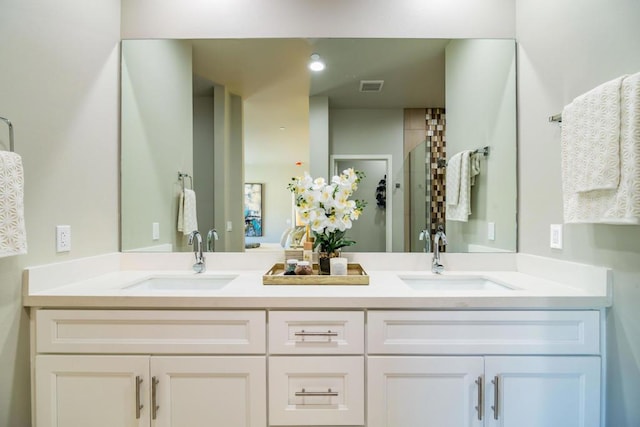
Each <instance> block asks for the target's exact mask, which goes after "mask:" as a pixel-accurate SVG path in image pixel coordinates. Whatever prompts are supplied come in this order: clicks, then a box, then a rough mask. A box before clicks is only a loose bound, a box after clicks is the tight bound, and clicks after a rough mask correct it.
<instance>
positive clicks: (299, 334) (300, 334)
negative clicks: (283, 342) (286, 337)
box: [293, 329, 338, 341]
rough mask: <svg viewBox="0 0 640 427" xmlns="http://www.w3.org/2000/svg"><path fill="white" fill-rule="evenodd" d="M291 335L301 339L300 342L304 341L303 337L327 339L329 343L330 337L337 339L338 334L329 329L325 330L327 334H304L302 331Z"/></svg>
mask: <svg viewBox="0 0 640 427" xmlns="http://www.w3.org/2000/svg"><path fill="white" fill-rule="evenodd" d="M293 335H294V336H296V337H302V340H301V341H304V339H305V337H327V338H328V339H329V341H331V337H337V336H338V333H337V332H335V331H332V330H331V329H329V330H327V332H306V331H305V330H304V329H303V330H301V331H298V332H294V333H293Z"/></svg>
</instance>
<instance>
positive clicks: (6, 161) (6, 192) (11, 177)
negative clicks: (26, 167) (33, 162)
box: [0, 151, 27, 258]
mask: <svg viewBox="0 0 640 427" xmlns="http://www.w3.org/2000/svg"><path fill="white" fill-rule="evenodd" d="M0 181H2V185H1V186H0V187H1V191H0V217H1V218H2V220H1V221H0V258H1V257H6V256H12V255H20V254H26V253H27V234H26V231H25V226H24V190H23V187H24V175H23V172H22V158H21V157H20V156H19V155H18V154H16V153H12V152H9V151H2V152H0Z"/></svg>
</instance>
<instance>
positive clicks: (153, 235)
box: [151, 222, 160, 240]
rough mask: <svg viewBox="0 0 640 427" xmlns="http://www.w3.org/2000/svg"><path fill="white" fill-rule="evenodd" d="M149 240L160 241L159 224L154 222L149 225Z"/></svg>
mask: <svg viewBox="0 0 640 427" xmlns="http://www.w3.org/2000/svg"><path fill="white" fill-rule="evenodd" d="M151 229H152V230H151V239H153V240H160V223H159V222H154V223H152V224H151Z"/></svg>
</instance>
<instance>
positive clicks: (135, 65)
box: [120, 40, 206, 250]
mask: <svg viewBox="0 0 640 427" xmlns="http://www.w3.org/2000/svg"><path fill="white" fill-rule="evenodd" d="M191 62H192V61H191V43H189V42H188V41H181V40H136V41H133V42H132V41H128V42H124V43H123V44H122V74H121V80H122V93H121V100H122V101H121V105H122V107H121V108H122V117H123V118H125V120H122V121H121V124H120V125H121V135H122V149H121V151H122V155H121V157H122V164H121V169H122V170H121V179H122V183H123V185H122V192H121V204H122V207H121V209H122V218H121V228H122V249H123V250H137V249H141V248H149V247H151V246H155V245H161V244H171V245H172V247H173V248H174V250H177V249H179V248H182V247H184V246H186V238H185V236H184V234H183V233H182V232H178V231H177V222H176V219H177V217H178V215H177V213H178V200H179V195H180V192H181V191H182V182H181V181H180V180H179V179H178V171H180V172H183V173H188V174H189V175H191V176H194V173H193V103H192V99H193V90H192V81H193V72H192V70H191ZM191 184H192V181H191V180H189V179H187V180H186V186H187V188H189V187H190V186H191ZM194 184H195V185H197V184H198V183H197V182H196V183H194ZM202 184H204V183H201V188H202V187H203V185H202ZM154 222H157V223H159V224H160V239H159V240H153V239H152V224H153V223H154ZM201 231H202V230H201ZM205 232H206V231H205Z"/></svg>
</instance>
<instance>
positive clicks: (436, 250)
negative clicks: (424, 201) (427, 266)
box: [431, 224, 447, 274]
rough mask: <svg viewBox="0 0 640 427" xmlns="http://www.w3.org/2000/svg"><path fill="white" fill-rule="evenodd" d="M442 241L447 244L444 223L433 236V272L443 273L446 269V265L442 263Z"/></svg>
mask: <svg viewBox="0 0 640 427" xmlns="http://www.w3.org/2000/svg"><path fill="white" fill-rule="evenodd" d="M440 242H442V244H443V245H446V244H447V236H446V234H444V227H443V226H442V224H440V225H439V226H438V231H436V234H435V236H433V259H432V261H431V272H432V273H435V274H441V273H442V272H443V271H444V265H442V264H441V263H440Z"/></svg>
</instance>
